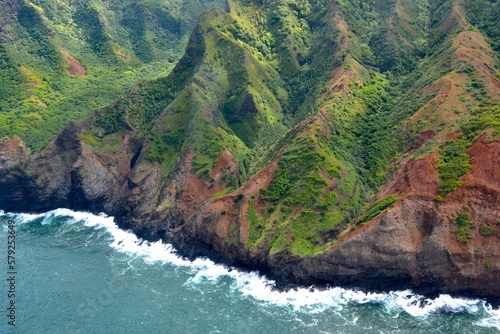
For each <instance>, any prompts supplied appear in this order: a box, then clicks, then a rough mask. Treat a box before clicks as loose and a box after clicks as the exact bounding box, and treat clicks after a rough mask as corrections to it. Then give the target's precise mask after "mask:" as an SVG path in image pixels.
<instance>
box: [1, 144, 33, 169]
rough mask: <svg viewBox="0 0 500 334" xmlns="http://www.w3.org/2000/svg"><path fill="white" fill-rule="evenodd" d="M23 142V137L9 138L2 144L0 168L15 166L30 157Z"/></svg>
mask: <svg viewBox="0 0 500 334" xmlns="http://www.w3.org/2000/svg"><path fill="white" fill-rule="evenodd" d="M22 143H23V141H22V140H21V139H9V140H8V141H6V142H5V143H1V144H0V168H5V167H10V166H14V165H16V164H18V163H19V162H21V161H23V160H25V159H26V158H27V157H28V155H27V149H26V147H24V146H22Z"/></svg>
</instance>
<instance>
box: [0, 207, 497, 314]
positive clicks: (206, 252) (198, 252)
mask: <svg viewBox="0 0 500 334" xmlns="http://www.w3.org/2000/svg"><path fill="white" fill-rule="evenodd" d="M59 209H61V210H65V209H67V210H69V211H72V212H79V213H83V214H91V215H94V216H99V215H102V214H104V215H105V216H106V217H112V218H113V222H114V224H115V225H116V227H117V228H119V229H120V230H122V231H123V232H130V233H132V234H134V235H135V236H136V237H137V238H138V239H139V240H142V241H143V242H148V243H154V242H158V241H161V242H162V244H164V245H171V246H172V247H173V250H174V254H175V255H176V256H178V257H179V258H181V259H183V260H187V261H190V262H193V261H195V260H196V259H208V260H211V261H212V262H213V263H215V264H218V265H222V266H224V267H225V268H226V269H228V270H232V269H236V270H238V271H240V272H244V273H256V274H258V276H259V277H265V278H266V279H268V280H271V281H273V282H274V286H273V287H272V290H273V291H279V292H288V291H291V290H298V289H308V290H310V291H311V289H312V290H314V291H325V290H329V289H333V288H342V289H347V290H351V291H360V292H363V293H376V294H380V293H384V294H389V293H391V292H401V291H406V290H411V293H412V294H414V295H418V296H420V297H421V300H420V302H421V303H423V304H421V305H420V307H421V308H423V307H424V306H425V303H426V301H427V300H429V299H436V298H438V297H440V296H443V295H449V296H451V297H453V298H461V299H466V300H478V301H484V302H485V303H486V305H490V306H491V307H492V308H493V309H500V298H496V297H482V296H478V295H477V293H475V291H474V290H473V289H464V290H461V291H459V292H456V291H446V290H442V289H436V288H434V287H412V286H410V285H409V284H408V285H405V284H404V283H402V281H401V280H393V281H392V284H387V282H386V286H387V285H392V287H391V288H390V289H385V288H376V287H373V284H366V285H365V286H363V285H362V284H334V283H333V282H331V281H330V282H328V281H319V280H317V281H311V282H308V283H296V282H293V281H291V280H289V279H288V278H287V277H286V276H284V275H280V274H279V273H276V272H275V271H273V270H272V269H271V268H269V267H266V266H262V265H261V266H258V265H256V266H248V265H245V264H244V263H242V262H239V261H235V260H232V259H229V258H227V257H225V256H223V255H222V254H220V253H218V252H217V251H215V250H214V249H213V248H212V247H211V246H209V245H207V244H206V243H204V242H202V241H200V240H197V241H196V243H195V244H194V245H193V244H190V245H189V246H188V245H186V240H175V239H173V238H171V237H168V233H167V231H166V230H163V229H158V228H156V229H149V230H148V231H144V230H139V231H137V230H134V229H133V228H132V226H131V225H130V223H129V222H127V221H126V220H123V219H117V218H116V217H117V216H116V215H111V214H107V213H105V212H102V211H99V210H97V211H95V210H93V211H91V210H74V209H68V208H55V209H52V210H46V211H37V210H23V212H11V211H4V210H0V212H3V214H14V215H22V214H29V215H44V214H46V213H49V212H51V211H55V210H59ZM150 225H152V224H150ZM146 226H148V225H146ZM358 283H359V282H358Z"/></svg>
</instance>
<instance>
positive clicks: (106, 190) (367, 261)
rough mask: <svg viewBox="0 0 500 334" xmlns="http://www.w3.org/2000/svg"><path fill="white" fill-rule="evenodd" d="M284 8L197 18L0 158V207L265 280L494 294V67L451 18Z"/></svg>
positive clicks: (498, 267) (499, 193)
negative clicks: (126, 80) (92, 104)
mask: <svg viewBox="0 0 500 334" xmlns="http://www.w3.org/2000/svg"><path fill="white" fill-rule="evenodd" d="M304 3H307V4H308V5H310V6H313V7H314V6H316V7H314V8H322V10H321V11H318V12H314V11H312V10H311V8H309V7H308V6H307V5H303V6H302V5H300V6H299V5H297V4H296V3H295V2H290V3H289V2H287V1H282V2H279V3H278V2H276V3H272V4H269V3H266V4H261V3H260V2H248V1H228V11H229V12H224V11H223V10H221V9H214V10H211V11H209V12H205V13H203V14H202V15H201V16H200V18H199V20H198V23H197V26H196V28H195V30H194V32H193V34H192V35H191V38H190V41H189V44H188V46H187V48H186V52H185V55H184V57H183V58H182V59H181V60H180V61H179V63H178V64H177V66H176V67H175V68H174V69H173V70H172V72H171V73H170V74H169V76H168V77H166V78H162V79H158V80H154V81H149V82H145V81H142V82H139V83H137V84H136V85H135V86H134V87H132V88H131V89H130V90H129V91H128V92H127V93H126V94H125V95H124V96H123V97H122V98H121V99H120V100H119V101H117V102H116V103H115V104H113V105H111V106H110V107H108V108H106V109H103V110H95V111H94V112H93V113H92V115H90V116H88V117H87V118H84V119H82V120H79V121H72V122H69V123H68V124H67V126H66V127H65V128H64V130H63V131H62V132H61V133H60V134H59V135H58V136H56V137H55V138H54V139H53V140H52V141H51V142H50V143H49V144H48V145H47V146H46V147H45V148H44V149H43V150H42V151H40V152H39V153H37V154H36V155H33V156H31V157H29V158H27V159H26V158H24V157H23V156H22V155H24V154H26V152H25V151H23V150H21V151H19V152H22V154H21V153H19V154H21V155H17V154H16V153H15V152H14V153H13V156H14V157H17V158H16V159H19V160H23V161H22V162H20V163H17V161H16V160H15V159H14V158H13V159H10V160H9V161H8V163H6V164H5V166H7V165H12V166H10V167H6V168H2V169H0V187H1V188H2V192H1V193H0V208H1V209H2V210H6V211H23V212H27V211H28V212H34V211H36V212H40V211H47V210H50V209H54V208H58V207H68V208H71V209H75V210H87V211H92V212H100V211H104V212H106V213H108V214H110V215H113V216H115V217H116V221H117V222H119V224H121V227H123V228H131V229H132V230H134V232H135V233H137V234H138V235H139V236H141V237H144V238H148V239H153V240H158V239H162V240H164V241H165V242H169V243H173V244H174V245H175V246H176V247H177V248H178V249H179V251H180V253H181V254H183V255H186V256H203V255H210V256H211V257H214V258H216V259H218V260H220V261H222V262H225V263H229V264H233V265H239V266H242V267H245V268H251V269H260V270H261V271H262V272H263V273H266V274H269V275H271V276H272V277H274V278H276V279H277V280H278V282H279V283H280V284H286V283H294V284H331V285H342V286H357V287H364V288H369V289H404V288H414V289H416V290H417V291H420V292H423V293H437V292H448V293H455V294H461V295H467V296H480V297H487V298H490V299H492V300H494V299H498V298H500V287H499V286H498V284H497V283H498V278H499V277H500V260H499V259H500V225H498V224H499V223H500V137H499V135H500V128H499V126H498V124H499V121H500V118H499V117H500V108H499V106H498V104H499V103H498V100H499V98H498V96H499V87H500V84H499V83H500V81H499V80H498V78H499V77H500V74H499V72H498V70H497V67H498V65H497V66H495V65H496V64H498V59H497V58H496V56H495V53H494V52H493V51H492V50H491V48H490V45H488V43H486V41H485V39H484V37H483V35H482V33H481V32H479V31H478V30H477V29H475V28H474V27H472V26H470V25H469V23H468V22H467V20H466V17H467V15H468V14H467V13H466V9H467V8H468V7H467V6H464V4H462V3H461V2H460V1H457V2H447V1H442V2H439V3H436V4H434V5H433V7H429V6H428V5H425V4H423V3H420V2H415V4H414V5H415V6H416V7H413V5H408V4H406V2H400V1H396V10H395V11H387V8H386V6H384V5H383V4H380V3H378V2H377V3H376V4H375V5H374V6H373V8H371V7H370V8H368V9H366V8H365V9H364V10H361V9H360V8H359V7H357V6H356V2H350V1H346V2H344V3H342V4H337V3H327V2H322V1H306V2H304ZM422 6H423V7H422ZM420 7H422V8H420ZM308 8H309V9H308ZM364 11H370V13H372V14H373V13H377V15H378V16H379V17H380V21H374V20H373V17H375V16H374V15H365V14H366V13H365V12H364ZM431 11H433V12H434V13H436V15H435V17H436V19H435V20H434V21H432V22H431V21H429V20H423V19H422V15H424V14H425V13H427V14H426V15H428V16H429V17H430V14H429V13H430V12H431ZM353 12H358V13H359V14H360V16H356V15H354V16H353V15H351V14H352V13H353ZM417 12H418V13H423V14H422V15H416V13H417ZM285 14H286V15H285ZM424 16H425V15H424ZM387 20H388V21H387ZM422 20H423V21H422ZM384 22H389V24H388V25H387V24H386V23H384ZM367 26H372V27H374V29H372V30H373V31H372V32H370V29H367V28H366V27H367ZM258 27H259V29H257V28H258ZM293 27H295V28H293ZM297 27H299V28H300V29H299V28H297ZM375 28H376V29H375ZM382 46H383V47H382ZM384 50H385V51H387V50H393V51H391V52H382V51H384ZM6 145H7V144H6ZM12 145H13V144H12ZM12 145H11V146H12ZM11 151H12V150H11ZM16 163H17V164H16ZM14 164H15V165H14Z"/></svg>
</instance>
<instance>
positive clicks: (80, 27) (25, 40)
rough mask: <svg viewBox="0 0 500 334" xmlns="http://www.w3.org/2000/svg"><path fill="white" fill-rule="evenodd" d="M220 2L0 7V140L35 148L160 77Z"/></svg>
mask: <svg viewBox="0 0 500 334" xmlns="http://www.w3.org/2000/svg"><path fill="white" fill-rule="evenodd" d="M224 5H225V3H224V1H221V0H220V1H217V0H214V1H198V0H193V1H182V0H164V1H163V0H162V1H135V0H126V1H100V0H85V1H72V0H64V1H55V0H37V1H25V0H14V1H6V2H2V4H0V42H1V45H0V69H1V70H0V75H1V81H0V138H3V140H4V141H5V140H6V139H7V138H8V137H10V138H13V137H15V136H18V137H20V138H21V139H23V140H24V141H25V144H26V146H27V147H29V148H30V149H31V152H32V153H34V152H37V151H38V150H40V149H41V148H42V147H43V146H44V145H45V144H46V143H47V142H48V141H49V140H50V139H51V138H52V137H53V136H54V135H56V134H57V133H58V132H59V131H60V130H61V129H62V128H63V127H64V125H65V124H66V122H67V121H68V120H71V119H78V118H82V117H84V116H86V115H88V114H89V113H90V111H91V110H92V109H94V108H102V107H105V106H107V105H109V104H110V103H112V102H113V101H115V100H116V99H117V98H118V97H119V96H120V95H121V94H122V93H123V92H124V91H125V90H126V89H128V88H129V87H130V86H132V84H133V83H134V82H136V81H137V80H138V79H154V78H157V77H161V76H165V75H166V74H167V73H168V72H169V70H170V69H171V68H172V66H173V65H174V64H175V63H176V62H177V60H178V59H179V58H180V57H181V56H182V53H183V51H184V47H185V45H186V43H187V40H188V38H189V35H190V34H191V31H192V29H193V27H194V25H195V22H196V18H197V16H198V15H199V14H200V13H201V12H202V11H204V10H206V9H210V8H212V7H214V6H224Z"/></svg>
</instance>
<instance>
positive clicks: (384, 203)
mask: <svg viewBox="0 0 500 334" xmlns="http://www.w3.org/2000/svg"><path fill="white" fill-rule="evenodd" d="M397 199H398V196H396V195H390V196H387V197H386V198H383V199H381V200H378V201H376V202H375V203H373V204H372V205H370V208H369V209H368V212H367V213H366V214H365V215H364V216H363V217H361V218H360V219H359V220H358V224H364V223H366V222H368V221H370V220H372V219H373V218H375V217H377V216H378V215H380V214H381V213H382V212H384V211H385V210H386V209H387V208H389V207H391V206H394V205H395V203H396V200H397Z"/></svg>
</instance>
